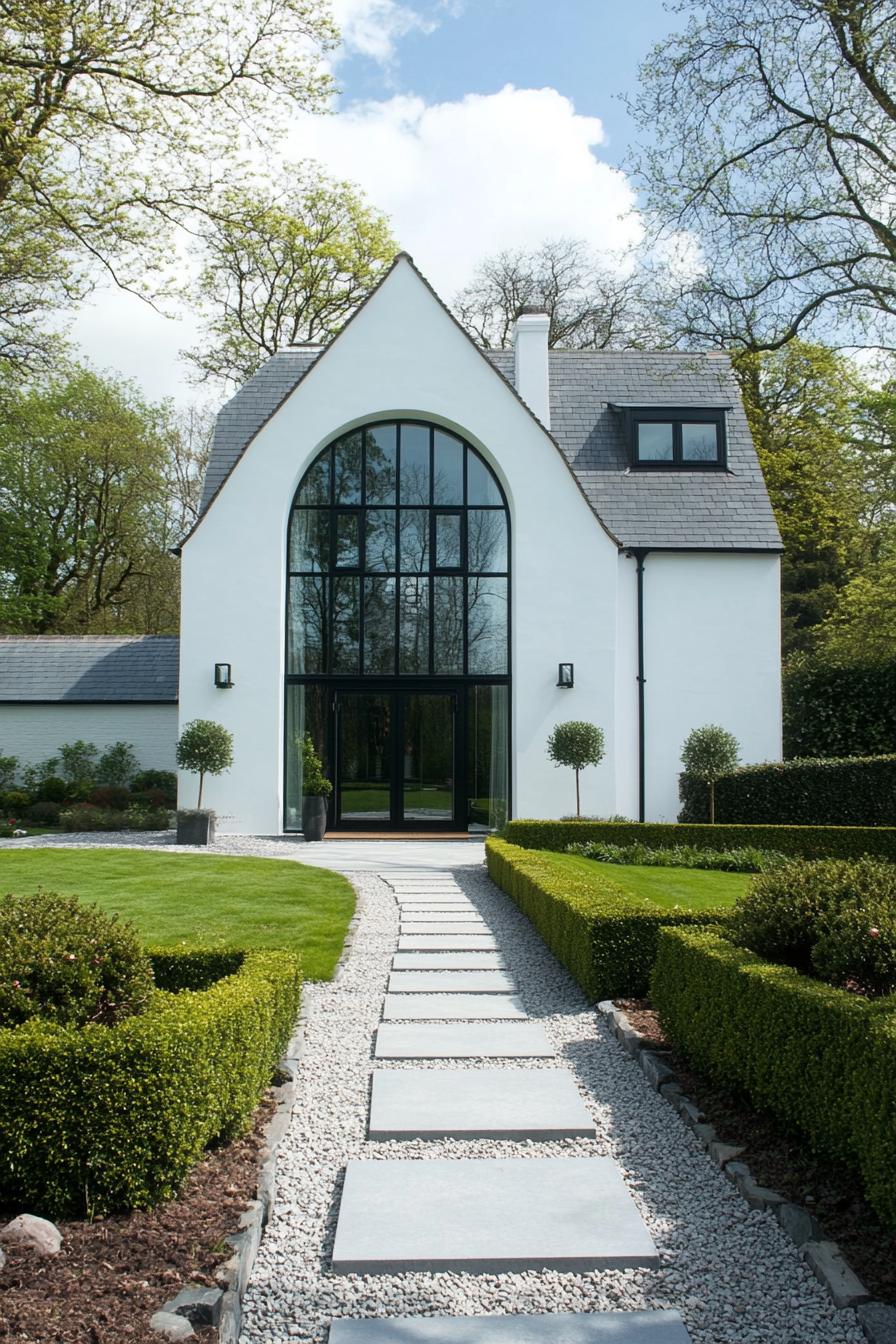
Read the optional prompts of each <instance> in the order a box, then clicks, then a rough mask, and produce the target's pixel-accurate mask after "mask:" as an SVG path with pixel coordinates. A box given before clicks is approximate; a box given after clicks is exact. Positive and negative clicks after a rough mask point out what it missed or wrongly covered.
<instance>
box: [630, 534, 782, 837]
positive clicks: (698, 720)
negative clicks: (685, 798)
mask: <svg viewBox="0 0 896 1344" xmlns="http://www.w3.org/2000/svg"><path fill="white" fill-rule="evenodd" d="M630 563H631V565H632V568H634V561H631V562H630ZM779 571H780V562H779V558H778V556H777V555H718V554H703V555H695V554H693V553H691V554H684V555H675V554H668V553H660V552H656V551H654V552H651V553H649V554H648V555H647V557H646V560H645V564H644V630H645V640H644V675H645V742H646V772H645V774H646V799H645V804H646V807H645V810H646V820H647V821H675V820H676V818H677V816H678V811H679V808H680V803H679V800H678V775H679V773H680V771H681V748H682V744H683V742H684V739H685V738H686V737H687V735H688V733H689V732H690V731H691V729H692V728H700V727H702V726H703V725H704V724H707V723H717V724H720V725H721V726H722V727H723V728H727V729H728V730H729V732H732V733H733V734H734V736H735V737H736V738H737V739H738V741H739V743H740V746H741V762H742V764H744V765H748V764H752V763H754V762H758V761H775V760H780V758H781V647H780V628H781V624H780V610H779V607H780V572H779ZM631 600H634V599H633V598H632V599H631Z"/></svg>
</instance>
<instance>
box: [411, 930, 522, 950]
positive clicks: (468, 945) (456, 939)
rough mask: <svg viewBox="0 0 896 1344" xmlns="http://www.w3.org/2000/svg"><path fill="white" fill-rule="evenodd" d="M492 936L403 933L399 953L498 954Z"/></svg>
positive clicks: (455, 933) (478, 934) (496, 945)
mask: <svg viewBox="0 0 896 1344" xmlns="http://www.w3.org/2000/svg"><path fill="white" fill-rule="evenodd" d="M497 950H498V944H497V943H496V942H495V940H494V938H493V937H492V936H491V934H480V933H458V932H457V931H455V932H454V933H433V932H432V931H430V932H429V933H414V934H410V933H401V934H399V937H398V951H399V952H497Z"/></svg>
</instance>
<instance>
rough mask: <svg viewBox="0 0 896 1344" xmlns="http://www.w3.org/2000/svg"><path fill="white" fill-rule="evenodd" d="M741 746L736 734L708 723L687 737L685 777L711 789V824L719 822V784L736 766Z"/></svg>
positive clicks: (683, 749) (684, 753)
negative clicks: (717, 816) (717, 796)
mask: <svg viewBox="0 0 896 1344" xmlns="http://www.w3.org/2000/svg"><path fill="white" fill-rule="evenodd" d="M739 754H740V746H739V744H738V741H737V738H736V737H735V736H734V734H733V733H729V732H728V730H727V729H726V728H720V727H719V726H718V724H715V723H708V724H706V725H705V726H704V727H703V728H694V729H693V730H692V731H691V732H690V733H688V735H687V738H686V739H685V742H684V746H683V747H682V749H681V763H682V765H683V766H684V770H685V774H686V775H692V776H693V778H694V779H699V780H702V781H703V783H704V784H706V785H707V786H708V789H709V820H710V823H714V822H715V819H716V780H717V779H718V778H719V776H720V775H724V774H726V773H727V772H728V771H729V770H733V769H734V767H735V766H736V765H737V762H738V757H739Z"/></svg>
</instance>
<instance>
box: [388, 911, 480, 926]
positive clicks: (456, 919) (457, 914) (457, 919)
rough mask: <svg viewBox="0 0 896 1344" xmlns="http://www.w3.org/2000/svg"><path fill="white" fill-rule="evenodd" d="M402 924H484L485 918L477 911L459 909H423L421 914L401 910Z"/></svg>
mask: <svg viewBox="0 0 896 1344" xmlns="http://www.w3.org/2000/svg"><path fill="white" fill-rule="evenodd" d="M401 922H402V924H484V923H485V920H484V919H483V918H482V916H481V915H480V914H478V913H476V912H475V911H470V910H457V911H449V912H447V913H445V912H443V911H439V910H422V911H421V912H420V914H416V915H410V914H408V913H407V911H405V910H402V912H401Z"/></svg>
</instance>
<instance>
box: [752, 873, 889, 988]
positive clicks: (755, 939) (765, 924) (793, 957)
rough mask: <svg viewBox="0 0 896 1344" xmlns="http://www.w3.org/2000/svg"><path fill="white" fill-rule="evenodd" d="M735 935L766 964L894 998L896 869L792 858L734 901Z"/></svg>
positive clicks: (753, 884)
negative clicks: (809, 861)
mask: <svg viewBox="0 0 896 1344" xmlns="http://www.w3.org/2000/svg"><path fill="white" fill-rule="evenodd" d="M731 937H732V939H733V940H734V941H735V942H737V943H739V944H740V945H741V946H743V947H747V948H749V949H750V951H751V952H755V953H757V955H759V956H761V957H765V958H766V959H767V960H769V961H779V962H783V963H784V964H785V965H787V966H792V967H794V969H795V970H798V971H802V972H803V973H806V974H812V975H817V976H820V977H822V978H825V979H829V980H830V981H831V983H832V984H837V985H843V986H847V985H854V986H857V987H859V988H860V989H862V990H863V991H865V992H866V993H868V994H870V995H880V994H891V993H893V992H894V991H896V864H893V863H883V862H881V861H880V860H875V859H855V860H843V859H826V860H821V861H819V862H815V863H807V862H800V861H795V862H792V863H788V864H786V865H785V866H784V867H782V868H779V869H777V870H776V871H774V872H769V873H765V874H763V875H762V876H761V877H758V878H756V879H755V880H754V882H753V883H752V885H751V888H750V891H749V892H748V893H747V895H746V896H744V897H742V898H741V900H739V901H738V902H737V905H736V906H735V910H734V916H733V919H732V924H731ZM851 956H854V958H855V960H854V961H851V960H850V957H851Z"/></svg>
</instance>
